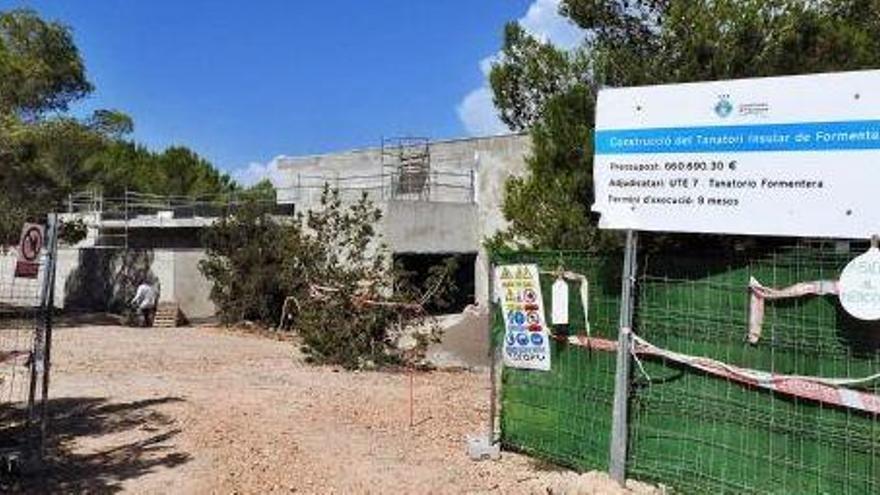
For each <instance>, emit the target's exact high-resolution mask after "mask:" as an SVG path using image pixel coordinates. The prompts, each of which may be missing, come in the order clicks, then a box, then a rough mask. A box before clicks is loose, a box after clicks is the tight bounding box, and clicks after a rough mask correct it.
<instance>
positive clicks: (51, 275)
mask: <svg viewBox="0 0 880 495" xmlns="http://www.w3.org/2000/svg"><path fill="white" fill-rule="evenodd" d="M48 227H49V228H48V235H47V236H46V247H47V251H46V252H47V255H48V256H47V258H46V274H45V275H44V281H43V287H44V289H43V296H42V299H43V300H42V301H41V302H42V307H43V326H44V328H45V329H44V331H45V335H44V339H45V343H44V345H45V352H44V355H43V361H44V362H43V383H42V391H41V394H40V407H41V408H42V413H41V415H40V416H41V417H40V454H39V456H40V459H42V458H43V454H44V450H45V447H46V430H47V429H48V425H49V374H50V370H51V365H52V316H53V313H54V311H55V271H56V266H57V264H58V232H59V230H60V225H59V223H58V214H56V213H50V214H49V222H48Z"/></svg>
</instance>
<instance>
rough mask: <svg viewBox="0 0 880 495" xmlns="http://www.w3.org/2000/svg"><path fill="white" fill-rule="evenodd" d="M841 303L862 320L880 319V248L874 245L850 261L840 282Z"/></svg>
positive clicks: (845, 308)
mask: <svg viewBox="0 0 880 495" xmlns="http://www.w3.org/2000/svg"><path fill="white" fill-rule="evenodd" d="M838 286H839V288H840V289H839V291H840V305H841V306H843V309H844V310H846V312H847V313H849V314H851V315H853V316H854V317H856V318H858V319H860V320H880V249H877V247H874V246H872V247H871V249H869V250H868V251H867V252H866V253H864V254H861V255H859V256H857V257H856V258H855V259H853V260H852V261H850V262H849V263H848V264H847V265H846V267H844V269H843V272H841V274H840V282H838Z"/></svg>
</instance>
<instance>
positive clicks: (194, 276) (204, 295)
mask: <svg viewBox="0 0 880 495" xmlns="http://www.w3.org/2000/svg"><path fill="white" fill-rule="evenodd" d="M203 259H205V251H204V250H203V249H185V250H178V251H175V252H174V294H175V297H176V298H177V303H178V304H179V305H180V310H181V311H182V312H183V314H184V315H186V317H187V318H189V319H191V320H199V319H205V318H210V317H213V316H214V315H215V314H216V313H217V307H216V306H215V305H214V303H213V302H212V301H211V282H210V281H208V279H206V278H205V276H204V275H202V272H201V271H200V270H199V262H200V261H201V260H203Z"/></svg>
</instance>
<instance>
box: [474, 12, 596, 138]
mask: <svg viewBox="0 0 880 495" xmlns="http://www.w3.org/2000/svg"><path fill="white" fill-rule="evenodd" d="M559 2H560V0H535V1H534V2H533V3H532V4H531V5H530V6H529V9H528V10H527V11H526V14H525V15H524V16H523V17H521V18H520V19H519V20H518V21H517V22H519V24H520V25H521V26H522V27H523V29H525V30H526V32H528V33H529V34H531V35H532V36H534V37H536V38H538V39H540V40H543V41H549V42H550V43H553V44H554V45H556V46H558V47H559V48H562V49H565V50H570V49H572V48H575V47H576V46H578V45H579V44H580V42H581V40H583V38H584V31H583V30H582V29H580V28H579V27H577V26H575V25H574V24H572V23H571V22H569V21H568V20H567V19H565V18H564V17H562V16H560V15H559V12H558V11H559ZM499 55H500V54H499V53H495V54H493V55H490V56H488V57H485V58H483V59H482V60H480V70H481V71H482V72H483V76H484V78H483V84H482V85H481V86H480V87H479V88H476V89H473V90H471V91H470V92H468V94H466V95H465V96H464V98H462V100H461V102H459V104H458V105H457V106H456V112H457V113H458V119H459V120H460V121H461V123H462V125H464V128H465V130H466V131H467V133H468V134H470V135H472V136H486V135H492V134H501V133H503V132H506V131H507V126H505V125H504V124H503V123H502V122H501V120H500V119H499V118H498V111H497V110H496V109H495V105H494V104H493V103H492V89H491V88H490V87H489V81H488V77H489V71H490V70H491V69H492V63H493V62H495V61H496V60H498V57H499Z"/></svg>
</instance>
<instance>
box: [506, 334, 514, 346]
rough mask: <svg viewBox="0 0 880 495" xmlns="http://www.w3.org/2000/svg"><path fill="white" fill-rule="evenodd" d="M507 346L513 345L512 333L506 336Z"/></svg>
mask: <svg viewBox="0 0 880 495" xmlns="http://www.w3.org/2000/svg"><path fill="white" fill-rule="evenodd" d="M506 340H507V345H513V342H514V337H513V334H512V333H509V334H507V339H506Z"/></svg>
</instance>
